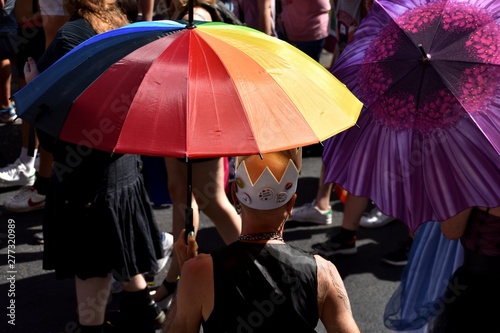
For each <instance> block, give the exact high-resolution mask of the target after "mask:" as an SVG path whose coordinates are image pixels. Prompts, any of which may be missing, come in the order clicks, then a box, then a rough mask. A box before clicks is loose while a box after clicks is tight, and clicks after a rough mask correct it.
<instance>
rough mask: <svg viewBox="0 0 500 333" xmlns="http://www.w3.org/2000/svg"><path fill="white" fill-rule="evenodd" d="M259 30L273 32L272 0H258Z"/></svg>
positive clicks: (267, 32)
mask: <svg viewBox="0 0 500 333" xmlns="http://www.w3.org/2000/svg"><path fill="white" fill-rule="evenodd" d="M257 6H258V12H259V30H260V31H262V32H264V33H266V34H268V35H270V34H271V32H272V22H271V20H272V15H271V14H272V2H271V0H258V3H257Z"/></svg>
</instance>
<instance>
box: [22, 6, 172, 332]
mask: <svg viewBox="0 0 500 333" xmlns="http://www.w3.org/2000/svg"><path fill="white" fill-rule="evenodd" d="M65 8H66V10H67V13H68V14H69V16H70V19H69V21H68V22H67V23H65V24H64V25H63V26H62V27H61V28H60V29H59V31H58V32H57V34H56V36H55V38H54V40H53V41H52V43H51V44H50V45H49V47H48V48H47V50H46V51H45V53H44V54H43V55H42V57H41V58H40V60H39V61H38V63H36V62H35V61H34V59H32V58H28V61H27V63H26V64H25V69H24V72H25V77H26V80H27V82H29V81H31V80H32V79H33V78H34V77H36V76H37V75H38V73H39V70H40V71H43V70H45V69H47V68H48V67H49V66H50V65H51V64H53V63H54V62H55V61H57V60H58V59H59V58H60V57H62V56H63V55H64V54H66V53H67V52H69V51H70V50H71V49H73V48H74V47H76V46H77V45H79V44H80V43H82V42H84V41H85V40H87V39H89V38H91V37H93V36H95V35H96V34H99V33H102V32H105V31H109V30H112V29H115V28H118V27H121V26H124V25H126V24H128V23H130V22H129V21H128V20H127V17H126V15H125V14H124V13H123V10H122V9H121V8H119V7H118V6H117V4H116V2H115V1H114V0H67V1H65ZM37 134H38V137H39V139H40V143H41V145H42V146H43V147H44V148H46V149H47V150H48V151H50V152H51V153H52V154H53V156H54V168H53V170H54V172H53V173H52V177H51V182H50V186H49V191H48V193H47V196H46V199H47V202H46V207H45V214H44V220H43V233H44V239H45V245H44V253H43V268H44V269H46V270H54V271H55V275H56V278H57V279H64V278H69V279H73V280H74V281H75V286H76V300H77V306H76V308H77V309H78V310H77V311H78V322H79V332H81V333H89V332H92V333H96V332H103V330H104V321H105V314H106V307H107V304H108V298H109V294H110V287H111V281H112V276H115V277H117V278H119V279H120V281H122V282H123V284H124V289H125V295H124V296H123V298H122V300H121V302H120V314H121V317H120V320H119V321H117V322H115V324H116V326H117V327H118V329H119V330H120V331H121V332H144V333H146V332H148V333H149V332H151V333H152V332H154V331H155V329H156V328H157V327H159V325H160V324H161V323H162V322H163V321H164V319H165V314H164V313H163V311H161V309H160V308H159V307H158V305H157V304H156V303H155V302H154V301H153V299H152V298H151V296H150V294H149V289H148V288H147V283H146V281H145V278H144V275H143V274H144V273H147V272H151V271H154V270H156V269H157V265H158V263H157V260H158V259H160V258H161V257H162V256H163V253H162V252H163V251H162V244H161V238H160V237H161V235H160V232H159V230H158V229H157V226H156V223H155V221H154V217H153V212H152V210H151V205H150V202H149V198H148V196H147V193H146V190H145V188H144V182H143V178H142V175H141V170H140V159H139V156H137V155H120V154H111V153H107V152H103V151H99V150H95V149H94V150H89V149H88V148H84V147H80V146H77V145H74V144H69V143H66V142H64V141H62V140H55V138H53V137H51V136H50V135H48V134H46V133H44V132H42V131H37ZM79 151H85V152H86V154H85V156H80V157H81V160H80V163H77V164H76V165H75V163H72V162H71V161H73V158H70V157H69V156H73V157H74V154H78V153H76V152H79Z"/></svg>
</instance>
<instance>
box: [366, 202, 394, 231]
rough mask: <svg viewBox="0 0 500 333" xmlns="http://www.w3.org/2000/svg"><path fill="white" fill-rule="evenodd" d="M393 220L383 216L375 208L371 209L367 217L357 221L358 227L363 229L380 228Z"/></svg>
mask: <svg viewBox="0 0 500 333" xmlns="http://www.w3.org/2000/svg"><path fill="white" fill-rule="evenodd" d="M394 220H395V218H394V217H392V216H389V215H385V214H384V213H382V212H381V211H380V209H378V208H377V207H375V208H373V209H372V210H371V212H370V213H369V214H367V215H363V216H362V217H361V220H359V225H360V226H362V227H363V228H380V227H383V226H384V225H386V224H387V223H389V222H392V221H394Z"/></svg>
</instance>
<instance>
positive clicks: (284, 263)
mask: <svg viewBox="0 0 500 333" xmlns="http://www.w3.org/2000/svg"><path fill="white" fill-rule="evenodd" d="M301 158H302V156H301V150H300V149H299V150H295V149H292V150H290V151H283V152H275V153H267V154H262V155H252V156H247V157H242V158H238V163H237V168H236V181H235V182H234V183H233V185H232V189H231V194H232V198H233V202H234V204H235V207H236V210H237V211H238V212H239V213H240V214H241V218H242V234H241V235H240V236H239V237H238V240H237V241H235V242H233V243H231V244H230V245H228V246H226V247H224V248H221V249H219V250H216V251H214V252H212V253H211V254H200V255H198V256H196V257H194V258H192V259H190V260H188V261H185V259H186V257H187V256H190V255H193V254H195V253H196V241H195V238H194V235H189V236H190V237H189V239H188V241H189V243H188V244H189V246H187V245H185V244H186V243H185V238H184V232H183V233H181V236H180V237H179V241H178V242H177V243H176V245H175V247H174V251H175V252H176V253H177V255H178V258H179V262H180V265H182V264H183V265H182V274H181V279H180V280H179V287H178V290H177V298H176V301H175V302H174V305H173V307H172V309H171V311H170V313H169V316H168V318H167V321H166V324H165V327H164V332H185V333H195V332H196V333H197V332H199V330H200V326H203V332H205V333H213V332H217V333H218V332H302V333H306V332H315V327H316V326H317V324H318V322H319V320H321V322H322V323H323V325H324V326H325V328H326V331H327V332H359V329H358V327H357V325H356V322H355V321H354V318H353V317H352V312H351V307H350V303H349V298H348V295H347V292H346V290H345V287H344V284H343V282H342V279H341V277H340V275H339V273H338V271H337V269H336V268H335V266H334V265H333V264H332V263H331V262H329V261H327V260H325V259H323V258H321V257H319V256H314V255H312V254H309V253H306V252H304V251H302V250H300V249H297V248H294V247H292V246H290V245H288V244H286V243H285V242H284V240H283V230H284V225H285V222H286V221H287V219H288V217H289V216H290V215H291V213H292V207H293V205H294V203H295V200H296V198H297V195H296V193H295V192H296V189H297V183H298V177H299V173H300V170H301ZM263 194H265V195H263ZM184 261H185V263H184Z"/></svg>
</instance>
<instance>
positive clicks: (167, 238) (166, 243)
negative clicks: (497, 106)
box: [111, 232, 174, 294]
mask: <svg viewBox="0 0 500 333" xmlns="http://www.w3.org/2000/svg"><path fill="white" fill-rule="evenodd" d="M161 244H162V246H163V258H161V259H158V270H156V271H153V272H150V273H148V274H146V280H147V278H148V277H150V278H151V279H152V280H151V281H152V283H151V284H152V285H154V284H155V283H154V276H155V275H156V274H158V273H160V272H161V270H162V269H163V268H165V266H166V265H167V262H168V261H169V260H170V256H171V255H172V251H173V249H174V236H172V235H171V234H169V233H167V232H162V233H161ZM122 290H123V283H122V282H120V281H118V280H117V279H116V278H115V277H114V276H113V277H112V281H111V292H112V293H113V294H116V293H119V292H121V291H122Z"/></svg>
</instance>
